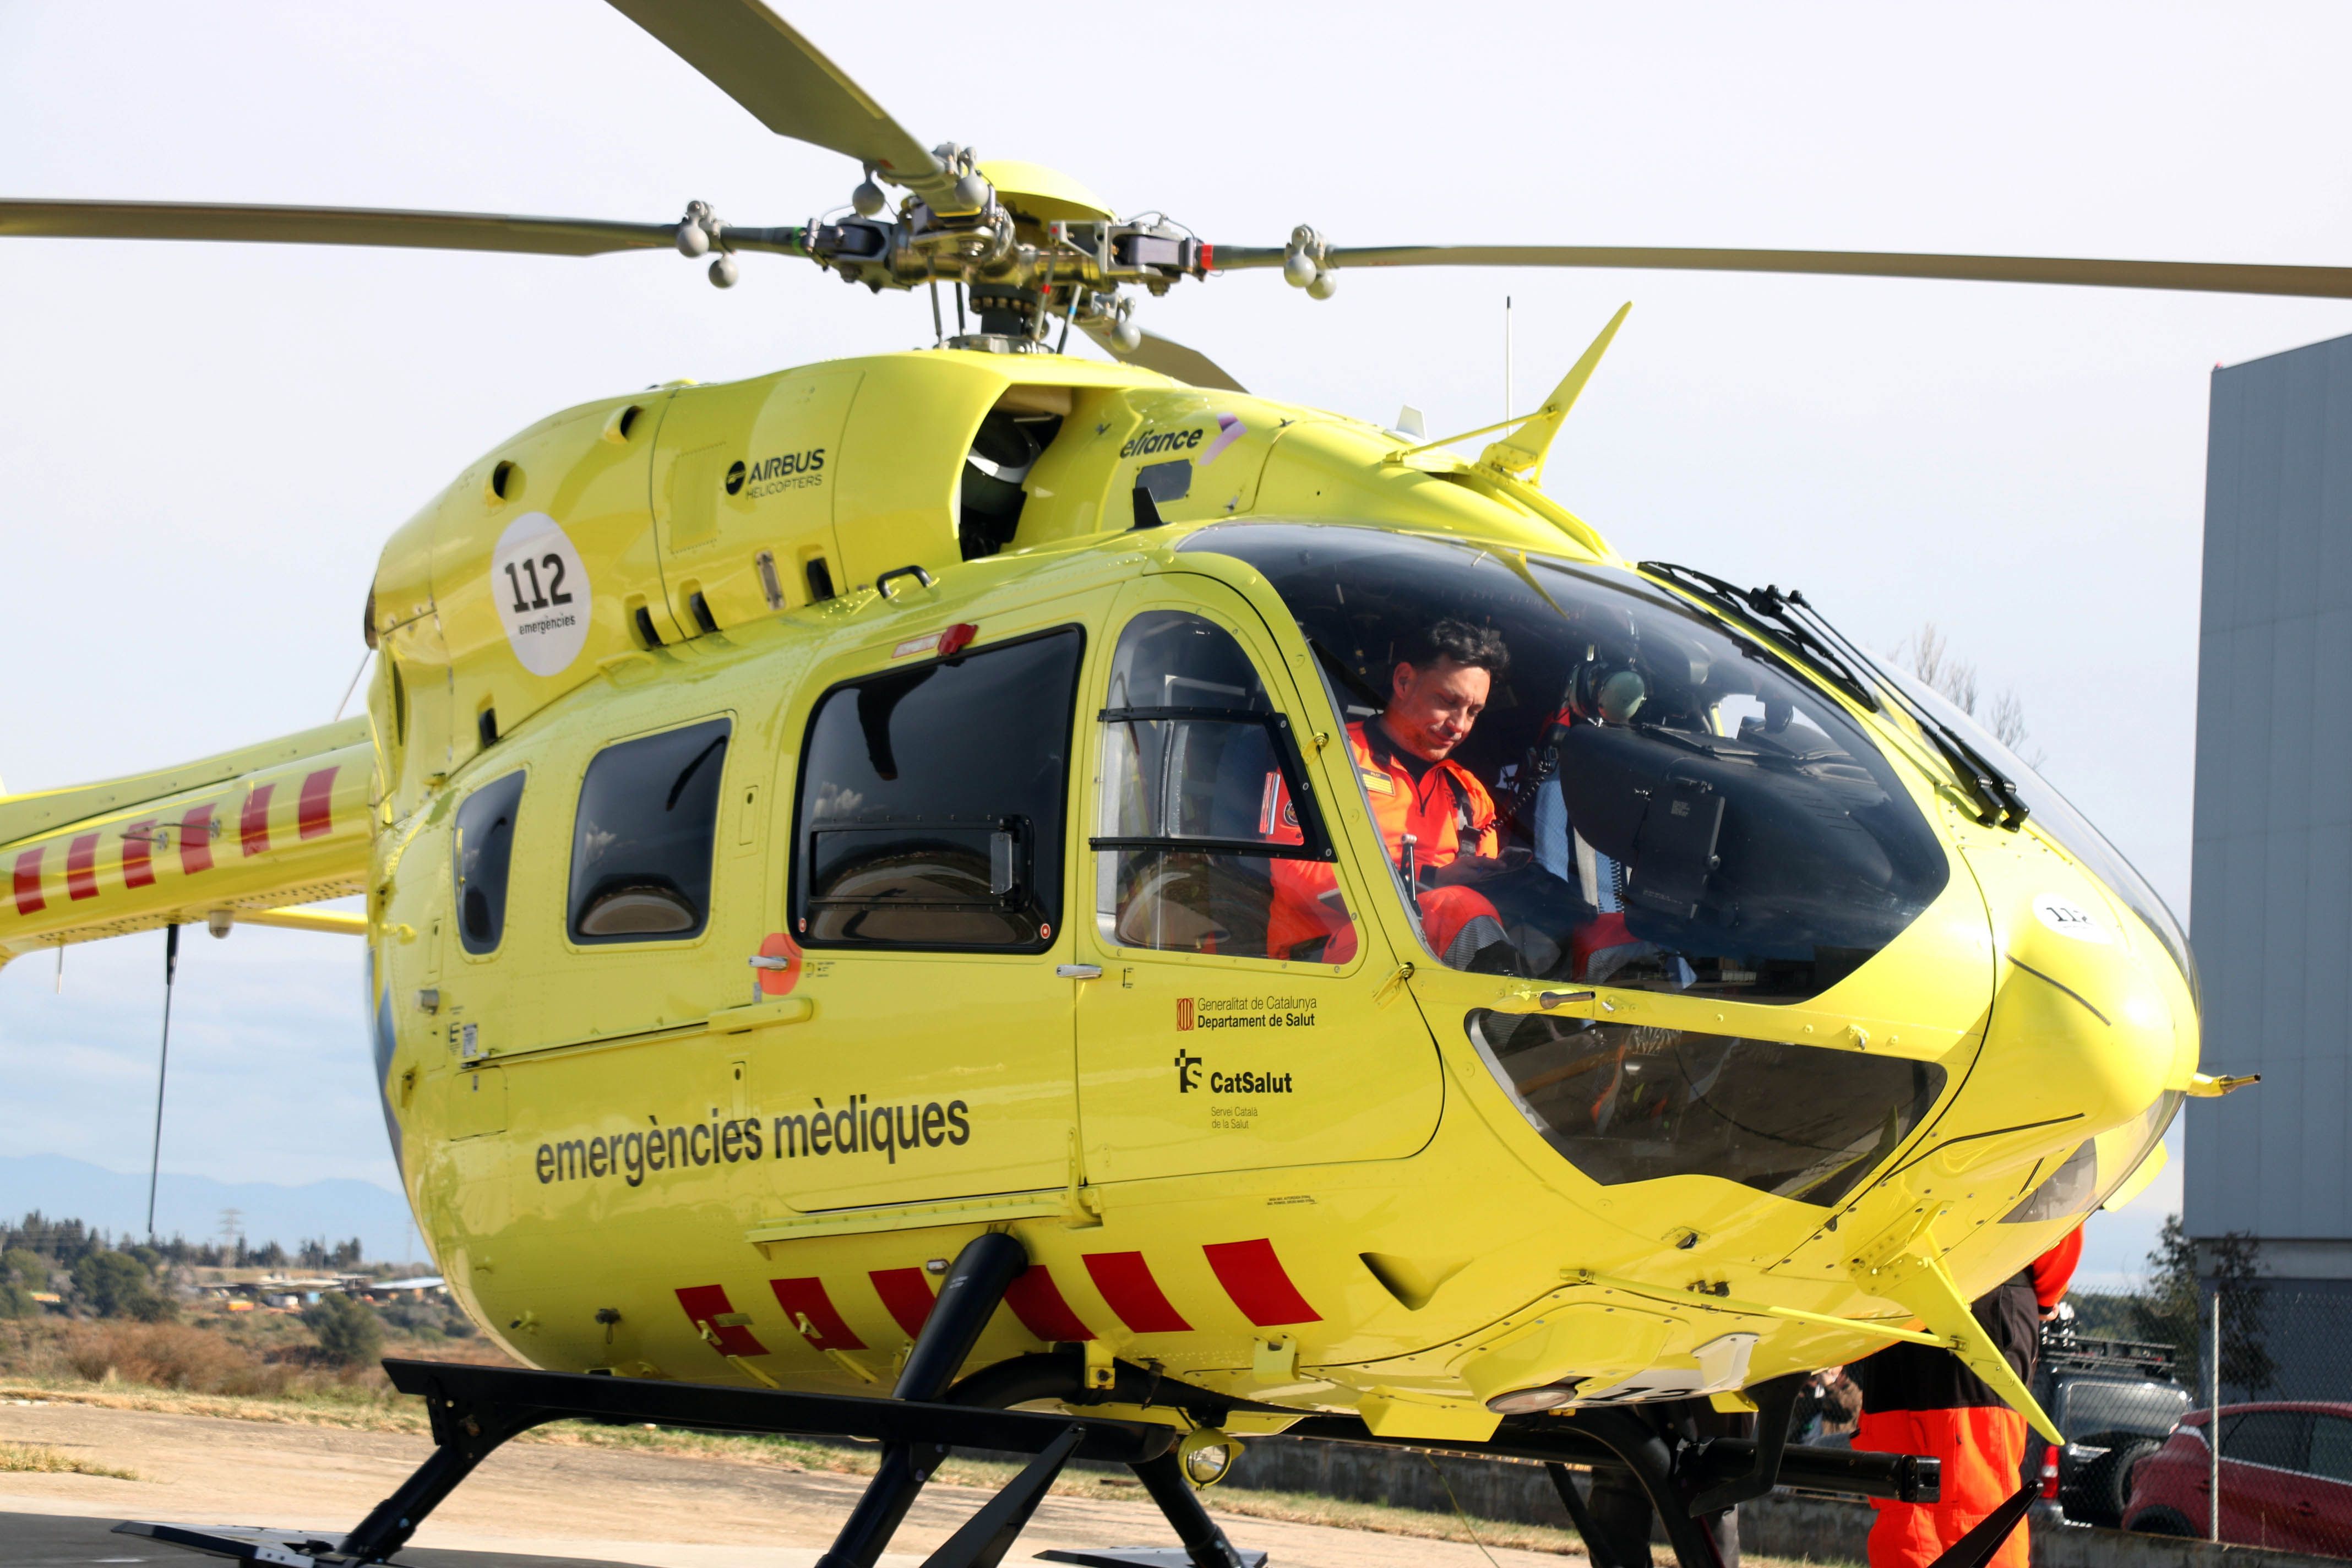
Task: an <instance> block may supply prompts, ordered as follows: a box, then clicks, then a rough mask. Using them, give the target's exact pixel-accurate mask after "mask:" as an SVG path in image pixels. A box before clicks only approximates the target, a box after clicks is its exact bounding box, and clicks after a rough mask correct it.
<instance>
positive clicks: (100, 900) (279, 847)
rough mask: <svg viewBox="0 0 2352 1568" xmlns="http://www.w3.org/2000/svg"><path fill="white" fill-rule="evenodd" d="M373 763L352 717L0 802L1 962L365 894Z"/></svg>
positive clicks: (363, 729) (360, 725) (362, 726)
mask: <svg viewBox="0 0 2352 1568" xmlns="http://www.w3.org/2000/svg"><path fill="white" fill-rule="evenodd" d="M375 772H376V763H375V748H374V744H373V741H372V739H371V737H370V733H369V730H368V721H366V720H365V719H364V718H360V719H352V720H347V721H343V722H341V723H337V724H329V725H323V726H321V727H320V728H319V729H316V730H309V731H303V732H301V733H299V734H296V735H289V736H286V737H284V738H283V739H280V740H277V741H270V742H264V743H263V744H261V745H257V746H248V747H246V748H244V749H242V750H240V751H236V752H226V753H224V754H222V755H220V756H217V757H211V758H206V759H205V760H204V761H202V762H198V763H189V764H186V765H184V766H183V767H178V768H172V769H167V770H164V771H163V772H159V773H145V774H141V775H138V776H136V777H133V778H127V779H118V780H115V781H113V782H111V783H110V784H90V785H84V786H80V787H78V788H73V789H65V790H53V791H47V792H45V793H42V794H38V795H17V796H13V797H5V798H0V964H5V963H7V962H8V961H9V960H10V959H13V958H19V957H22V956H23V955H25V954H26V953H27V952H36V951H38V950H41V949H45V948H53V947H60V946H64V945H66V944H68V943H70V942H90V941H95V940H96V939H98V938H100V937H108V936H122V935H126V934H128V933H130V932H132V931H152V930H154V929H156V928H158V927H161V926H165V925H172V924H177V923H183V922H189V921H203V920H205V919H206V918H207V917H208V916H210V915H211V914H212V913H213V911H215V910H232V911H241V910H275V909H278V908H279V907H280V906H283V905H287V904H302V903H311V902H315V901H317V900H322V899H333V898H341V897H343V896H345V895H347V894H352V893H357V892H360V891H362V889H364V887H365V884H366V879H367V868H368V853H369V846H370V842H371V837H372V836H371V832H370V825H371V822H372V820H373V800H374V796H375V793H376V791H375ZM269 923H291V922H288V921H271V922H269Z"/></svg>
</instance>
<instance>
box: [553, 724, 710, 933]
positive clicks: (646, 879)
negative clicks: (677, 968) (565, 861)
mask: <svg viewBox="0 0 2352 1568" xmlns="http://www.w3.org/2000/svg"><path fill="white" fill-rule="evenodd" d="M729 730H730V724H729V721H727V720H724V719H713V720H710V721H708V722H705V723H701V724H694V725H689V726H688V728H686V729H683V730H671V731H666V732H664V733H662V734H659V735H646V736H645V737H643V738H641V739H638V740H635V741H623V742H620V743H619V744H617V745H612V746H607V747H605V748H604V750H603V751H601V752H597V753H596V757H595V760H594V761H593V762H592V763H589V764H588V776H587V777H585V778H583V780H581V781H580V813H579V816H578V818H577V820H576V822H575V823H574V825H573V827H572V904H571V909H572V914H571V927H572V941H574V942H647V941H655V940H659V939H664V938H670V937H688V936H693V935H695V934H696V933H697V932H698V931H701V930H702V928H703V925H704V923H705V922H706V921H708V920H709V914H710V848H711V839H712V836H713V831H714V829H715V828H716V827H717V826H718V821H719V774H720V773H722V772H723V771H724V770H725V767H726V763H727V737H728V733H729Z"/></svg>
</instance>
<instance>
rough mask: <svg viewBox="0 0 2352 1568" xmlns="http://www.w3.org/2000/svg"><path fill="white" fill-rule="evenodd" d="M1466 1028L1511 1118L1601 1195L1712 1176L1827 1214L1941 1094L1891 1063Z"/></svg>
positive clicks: (1614, 1030)
mask: <svg viewBox="0 0 2352 1568" xmlns="http://www.w3.org/2000/svg"><path fill="white" fill-rule="evenodd" d="M1468 1024H1469V1030H1470V1040H1471V1043H1472V1044H1473V1045H1475V1046H1476V1047H1478V1054H1479V1055H1480V1056H1481V1057H1483V1058H1486V1067H1487V1069H1488V1070H1489V1071H1491V1072H1492V1073H1493V1074H1494V1075H1495V1079H1496V1082H1497V1083H1500V1084H1501V1085H1502V1086H1503V1089H1504V1092H1506V1093H1507V1094H1508V1095H1509V1096H1510V1097H1511V1100H1512V1101H1513V1103H1515V1104H1516V1105H1517V1107H1518V1110H1519V1114H1520V1115H1522V1116H1524V1117H1526V1118H1527V1119H1528V1123H1529V1124H1530V1125H1531V1126H1533V1127H1534V1128H1535V1130H1536V1131H1538V1132H1540V1133H1542V1134H1543V1136H1544V1141H1545V1142H1548V1143H1549V1144H1550V1145H1551V1146H1552V1147H1553V1148H1554V1149H1557V1150H1558V1151H1559V1152H1560V1153H1561V1154H1562V1155H1563V1156H1565V1157H1566V1159H1567V1160H1568V1163H1570V1164H1571V1165H1574V1166H1575V1167H1576V1168H1577V1169H1578V1170H1580V1171H1581V1172H1583V1173H1585V1174H1586V1175H1588V1176H1590V1177H1591V1178H1592V1179H1593V1180H1594V1181H1596V1182H1598V1183H1600V1184H1601V1185H1602V1186H1604V1187H1613V1186H1617V1185H1620V1184H1623V1183H1626V1182H1647V1181H1654V1180H1655V1179H1657V1178H1658V1177H1661V1176H1717V1177H1720V1178H1722V1179H1723V1180H1725V1181H1727V1182H1738V1184H1741V1185H1742V1186H1748V1187H1753V1188H1755V1189H1756V1190H1757V1191H1759V1192H1762V1193H1769V1194H1772V1195H1773V1196H1775V1197H1783V1198H1794V1199H1796V1200H1797V1201H1799V1202H1800V1203H1809V1204H1834V1203H1837V1202H1838V1201H1839V1200H1840V1199H1842V1198H1843V1197H1844V1196H1845V1195H1846V1194H1848V1193H1850V1192H1852V1191H1853V1189H1854V1188H1855V1187H1856V1186H1858V1185H1860V1184H1862V1182H1863V1180H1864V1178H1865V1177H1867V1176H1868V1175H1869V1174H1870V1173H1871V1172H1873V1171H1874V1170H1875V1169H1877V1168H1878V1166H1879V1165H1881V1164H1882V1163H1885V1160H1886V1158H1887V1156H1889V1155H1890V1154H1892V1153H1894V1152H1895V1149H1896V1147H1897V1146H1899V1145H1900V1144H1901V1143H1902V1142H1903V1140H1904V1139H1905V1138H1906V1137H1908V1136H1909V1135H1910V1132H1911V1130H1912V1129H1913V1128H1915V1127H1916V1126H1918V1125H1919V1121H1920V1119H1921V1118H1922V1117H1924V1116H1926V1115H1927V1111H1928V1110H1929V1108H1930V1107H1932V1106H1933V1105H1934V1104H1935V1103H1936V1097H1937V1095H1939V1094H1941V1093H1942V1092H1943V1089H1944V1069H1943V1068H1939V1067H1936V1066H1934V1065H1932V1064H1930V1063H1927V1062H1915V1061H1906V1060H1904V1059H1903V1058H1899V1057H1884V1056H1869V1057H1865V1056H1862V1055H1860V1054H1858V1053H1856V1052H1853V1051H1839V1050H1830V1049H1827V1048H1825V1047H1820V1046H1790V1045H1782V1044H1780V1042H1778V1041H1775V1040H1751V1039H1747V1038H1744V1037H1738V1036H1734V1035H1702V1034H1698V1033H1696V1032H1695V1031H1692V1030H1688V1029H1662V1028H1652V1027H1648V1026H1640V1025H1633V1024H1609V1023H1602V1022H1600V1021H1598V1020H1586V1019H1581V1018H1558V1017H1546V1016H1541V1015H1528V1014H1517V1013H1489V1012H1485V1011H1480V1012H1475V1013H1472V1014H1471V1015H1470V1016H1469V1019H1468Z"/></svg>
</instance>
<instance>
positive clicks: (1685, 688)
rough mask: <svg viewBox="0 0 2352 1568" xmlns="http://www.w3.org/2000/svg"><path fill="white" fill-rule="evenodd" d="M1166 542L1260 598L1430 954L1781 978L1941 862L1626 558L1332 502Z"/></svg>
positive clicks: (1573, 967) (1850, 742) (1796, 683)
mask: <svg viewBox="0 0 2352 1568" xmlns="http://www.w3.org/2000/svg"><path fill="white" fill-rule="evenodd" d="M1183 548H1184V549H1185V550H1188V551H1199V552H1216V553H1219V554H1223V555H1230V556H1234V557H1236V558H1238V559H1240V560H1242V561H1244V562H1246V563H1249V564H1250V565H1251V566H1253V567H1255V568H1256V569H1257V570H1258V571H1259V572H1260V573H1262V574H1265V577H1266V579H1267V580H1268V581H1269V582H1270V583H1272V584H1273V585H1274V588H1275V590H1276V592H1277V593H1278V594H1279V595H1281V596H1282V599H1283V601H1284V603H1285V604H1286V605H1287V606H1288V608H1289V610H1290V612H1291V614H1292V616H1294V617H1295V618H1296V619H1297V623H1298V626H1299V629H1300V630H1301V632H1302V633H1304V635H1305V636H1306V637H1307V642H1308V645H1309V647H1311V648H1312V650H1313V652H1314V654H1315V657H1316V659H1317V661H1318V664H1319V665H1320V666H1321V668H1322V672H1323V677H1324V680H1325V683H1326V686H1327V689H1328V691H1329V694H1330V697H1331V701H1332V705H1333V707H1334V708H1335V709H1336V710H1338V711H1339V713H1340V714H1341V715H1343V717H1344V719H1345V721H1346V723H1347V726H1348V739H1349V746H1350V748H1351V751H1352V753H1353V756H1354V759H1355V763H1356V773H1357V774H1358V778H1359V782H1360V785H1361V787H1362V790H1363V799H1364V804H1365V806H1366V808H1367V809H1368V810H1369V811H1370V814H1371V816H1372V818H1373V820H1374V821H1375V822H1377V823H1378V824H1379V826H1380V828H1381V836H1382V838H1383V840H1384V842H1385V844H1386V847H1387V850H1388V858H1389V861H1390V866H1391V870H1392V871H1393V872H1394V873H1395V875H1396V879H1397V887H1398V890H1399V892H1400V894H1401V895H1402V897H1403V898H1404V899H1405V900H1406V902H1407V904H1408V905H1409V906H1410V907H1411V908H1412V911H1413V913H1414V915H1415V916H1416V918H1417V919H1418V921H1419V922H1420V925H1421V928H1422V932H1423V939H1424V940H1425V941H1426V942H1427V943H1428V945H1429V947H1430V950H1431V952H1433V953H1435V954H1436V955H1437V956H1438V957H1439V958H1440V959H1441V960H1443V961H1444V962H1445V963H1450V964H1452V965H1454V967H1457V968H1464V969H1470V970H1474V971H1478V972H1482V973H1498V974H1511V975H1517V976H1523V977H1528V978H1535V979H1543V980H1550V981H1565V982H1580V983H1584V984H1610V985H1619V986H1634V987H1642V988H1646V989H1654V990H1676V991H1690V992H1694V993H1698V994H1712V995H1721V996H1728V997H1734V998H1739V999H1745V1000H1751V1001H1795V1000H1799V999H1801V998H1804V997H1809V996H1813V995H1816V994H1820V993H1821V992H1822V991H1824V990H1826V989H1827V988H1828V987H1830V986H1831V985H1832V984H1835V983H1836V982H1837V981H1838V980H1840V979H1841V978H1843V976H1844V975H1846V974H1847V973H1851V972H1852V971H1853V970H1854V969H1855V968H1856V967H1858V966H1859V965H1860V964H1862V963H1864V961H1866V960H1867V959H1869V958H1870V957H1871V956H1872V955H1873V954H1874V953H1875V952H1878V951H1879V950H1880V949H1882V948H1883V947H1885V945H1886V944H1887V943H1888V942H1891V941H1892V940H1893V939H1894V938H1895V935H1896V934H1897V933H1898V932H1900V931H1902V930H1903V929H1904V928H1905V927H1906V926H1907V925H1908V924H1910V923H1911V921H1913V920H1915V919H1916V918H1917V916H1918V915H1919V913H1920V911H1922V910H1925V909H1926V908H1927V905H1928V903H1929V902H1931V901H1932V900H1934V899H1935V897H1936V895H1937V893H1938V892H1939V891H1941V889H1943V886H1944V883H1945V880H1946V879H1947V877H1948V875H1949V865H1948V859H1947V857H1946V855H1945V852H1944V849H1943V847H1942V846H1941V844H1940V843H1939V841H1938V840H1937V837H1936V836H1935V834H1934V833H1933V832H1932V831H1931V830H1930V829H1929V827H1928V826H1927V821H1926V819H1925V818H1924V817H1923V816H1921V814H1920V812H1919V810H1918V807H1917V806H1916V805H1915V804H1914V803H1913V800H1912V798H1911V796H1910V795H1908V794H1907V793H1906V790H1905V788H1904V786H1903V784H1902V783H1901V782H1900V780H1899V779H1898V778H1897V777H1896V775H1895V772H1894V770H1893V768H1892V767H1891V766H1890V764H1889V763H1888V762H1887V760H1886V758H1885V755H1884V754H1883V753H1882V752H1880V750H1879V749H1878V747H1877V746H1876V745H1875V744H1874V743H1873V742H1872V741H1871V740H1870V738H1869V737H1868V735H1867V734H1866V733H1865V731H1864V730H1863V729H1862V727H1861V726H1860V725H1859V724H1858V723H1856V722H1855V721H1854V720H1853V718H1852V716H1851V715H1849V714H1848V713H1847V711H1846V710H1845V709H1843V707H1841V706H1840V705H1839V704H1838V702H1837V701H1836V700H1834V699H1832V698H1831V697H1830V696H1828V695H1827V694H1826V693H1824V692H1823V691H1822V690H1820V689H1817V688H1816V687H1814V686H1813V685H1811V684H1810V683H1809V682H1808V681H1807V680H1805V679H1803V678H1802V677H1801V676H1799V675H1798V674H1797V673H1796V672H1795V671H1794V670H1792V669H1791V668H1790V667H1789V666H1788V665H1787V664H1786V663H1785V662H1783V660H1782V659H1781V658H1780V656H1778V655H1777V654H1775V653H1774V652H1772V651H1771V650H1769V648H1767V647H1764V646H1763V645H1762V644H1760V643H1759V642H1756V641H1753V640H1750V639H1748V638H1746V637H1742V636H1740V635H1739V634H1738V632H1736V631H1734V630H1733V629H1732V628H1731V627H1729V626H1726V625H1724V624H1723V623H1722V622H1720V621H1717V620H1716V619H1714V618H1713V617H1711V616H1706V615H1704V614H1703V613H1701V612H1700V611H1698V610H1697V609H1696V608H1695V607H1693V606H1692V605H1688V604H1686V603H1685V602H1684V601H1683V600H1681V599H1679V598H1677V597H1676V596H1675V595H1672V594H1669V593H1668V592H1666V591H1665V590H1664V589H1663V588H1660V587H1658V586H1657V585H1655V584H1652V583H1649V582H1647V581H1645V580H1643V578H1640V577H1637V576H1635V575H1633V574H1631V573H1627V572H1623V571H1620V570H1614V569H1609V568H1601V567H1593V566H1581V565H1570V564H1567V563H1559V562H1553V561H1547V560H1541V559H1536V558H1529V557H1524V556H1521V555H1519V554H1517V553H1516V552H1499V553H1498V552H1496V551H1494V550H1491V549H1482V548H1480V547H1478V546H1476V545H1473V544H1467V543H1462V542H1452V541H1446V540H1440V539H1430V538H1423V537H1418V536H1412V535H1404V534H1398V533H1395V532H1391V531H1385V530H1373V529H1369V528H1356V527H1349V526H1346V525H1339V524H1320V523H1261V522H1243V521H1234V522H1229V523H1220V524H1217V525H1215V526H1213V527H1211V528H1208V529H1204V530H1202V531H1201V532H1199V533H1197V534H1194V535H1192V537H1191V538H1190V539H1188V540H1187V541H1186V542H1185V543H1184V545H1183ZM1280 894H1281V889H1280V888H1279V887H1277V891H1276V898H1277V907H1276V921H1275V922H1274V924H1275V926H1276V929H1277V930H1279V929H1281V928H1282V924H1283V922H1282V919H1281V916H1282V914H1283V910H1282V909H1281V908H1280V902H1279V900H1280ZM1318 934H1320V933H1318ZM1326 940H1328V938H1326ZM1272 956H1276V957H1280V956H1286V955H1285V954H1282V953H1274V954H1272Z"/></svg>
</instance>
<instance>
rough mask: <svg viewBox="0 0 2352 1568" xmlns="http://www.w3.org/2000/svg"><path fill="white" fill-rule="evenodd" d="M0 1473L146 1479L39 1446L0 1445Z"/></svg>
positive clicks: (119, 1479) (135, 1473) (118, 1479)
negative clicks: (16, 1471) (27, 1472)
mask: <svg viewBox="0 0 2352 1568" xmlns="http://www.w3.org/2000/svg"><path fill="white" fill-rule="evenodd" d="M0 1470H29V1471H31V1472H32V1473H34V1474H35V1475H43V1476H104V1477H106V1478H107V1479H109V1480H117V1481H136V1480H143V1479H146V1478H144V1477H143V1476H142V1475H140V1473H139V1472H138V1471H136V1470H121V1469H117V1468H114V1467H113V1466H112V1465H101V1464H99V1463H98V1462H97V1461H96V1460H93V1459H85V1458H79V1456H77V1455H73V1454H68V1453H63V1452H60V1451H59V1450H58V1449H56V1448H52V1447H48V1446H47V1445H46V1444H42V1443H0Z"/></svg>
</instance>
